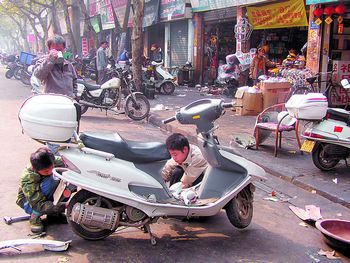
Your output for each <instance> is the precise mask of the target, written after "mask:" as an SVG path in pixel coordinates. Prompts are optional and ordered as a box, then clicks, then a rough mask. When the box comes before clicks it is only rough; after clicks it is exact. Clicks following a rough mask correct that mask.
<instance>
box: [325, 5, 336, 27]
mask: <svg viewBox="0 0 350 263" xmlns="http://www.w3.org/2000/svg"><path fill="white" fill-rule="evenodd" d="M334 12H335V8H334V7H333V6H327V7H326V8H325V9H324V14H325V15H326V16H327V18H326V19H325V20H324V21H325V22H326V23H327V25H329V24H330V23H332V22H333V19H332V15H333V14H334Z"/></svg>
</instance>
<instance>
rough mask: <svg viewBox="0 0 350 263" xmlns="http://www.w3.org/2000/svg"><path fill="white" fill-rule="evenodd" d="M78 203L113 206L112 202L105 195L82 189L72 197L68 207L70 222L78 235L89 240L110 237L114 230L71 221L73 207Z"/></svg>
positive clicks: (105, 206)
mask: <svg viewBox="0 0 350 263" xmlns="http://www.w3.org/2000/svg"><path fill="white" fill-rule="evenodd" d="M76 203H81V204H89V205H93V206H98V207H103V208H112V204H111V202H110V201H109V200H107V199H106V198H104V197H101V196H98V195H97V194H94V193H91V192H89V191H86V190H81V191H79V192H77V193H76V194H75V195H74V196H73V197H72V200H71V201H70V202H69V205H68V207H67V219H68V223H69V225H70V226H71V227H72V229H73V231H74V233H76V234H77V235H78V236H80V237H82V238H84V239H87V240H100V239H104V238H106V237H108V236H109V235H111V234H112V233H113V232H114V231H113V230H108V229H100V228H96V227H89V226H85V225H79V224H77V223H75V222H73V221H71V220H70V217H71V213H72V209H73V206H74V205H75V204H76Z"/></svg>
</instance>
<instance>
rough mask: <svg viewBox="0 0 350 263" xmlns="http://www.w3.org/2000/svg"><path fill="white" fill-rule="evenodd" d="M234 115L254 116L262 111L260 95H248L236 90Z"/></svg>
mask: <svg viewBox="0 0 350 263" xmlns="http://www.w3.org/2000/svg"><path fill="white" fill-rule="evenodd" d="M235 98H236V113H237V114H238V115H242V116H247V115H251V116H256V115H258V114H259V113H260V112H261V111H262V93H248V92H244V90H237V92H236V95H235Z"/></svg>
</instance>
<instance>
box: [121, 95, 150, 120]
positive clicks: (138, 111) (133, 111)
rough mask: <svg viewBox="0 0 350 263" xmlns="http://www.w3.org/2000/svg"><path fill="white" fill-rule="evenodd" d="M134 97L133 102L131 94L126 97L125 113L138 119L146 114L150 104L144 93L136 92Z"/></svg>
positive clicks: (131, 117)
mask: <svg viewBox="0 0 350 263" xmlns="http://www.w3.org/2000/svg"><path fill="white" fill-rule="evenodd" d="M135 98H136V101H135V103H134V102H133V99H132V97H131V96H128V98H127V99H126V102H125V114H126V115H127V116H128V117H129V118H130V119H132V120H134V121H140V120H143V119H144V118H146V117H147V116H148V114H149V111H150V108H151V106H150V104H149V101H148V99H147V98H146V96H145V95H143V94H139V93H136V94H135Z"/></svg>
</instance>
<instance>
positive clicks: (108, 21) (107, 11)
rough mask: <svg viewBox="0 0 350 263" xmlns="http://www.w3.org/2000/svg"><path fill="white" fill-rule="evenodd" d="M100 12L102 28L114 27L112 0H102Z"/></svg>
mask: <svg viewBox="0 0 350 263" xmlns="http://www.w3.org/2000/svg"><path fill="white" fill-rule="evenodd" d="M100 14H101V23H102V30H106V29H112V28H114V27H115V25H114V16H113V8H112V4H111V2H110V0H102V1H101V2H100Z"/></svg>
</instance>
